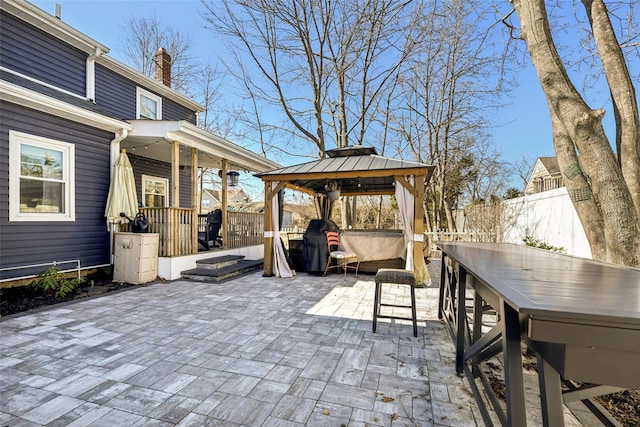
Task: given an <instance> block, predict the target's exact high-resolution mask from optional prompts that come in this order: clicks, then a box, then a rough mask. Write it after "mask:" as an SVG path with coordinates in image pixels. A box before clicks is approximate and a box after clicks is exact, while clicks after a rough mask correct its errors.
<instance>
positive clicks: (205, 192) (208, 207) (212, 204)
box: [200, 188, 222, 214]
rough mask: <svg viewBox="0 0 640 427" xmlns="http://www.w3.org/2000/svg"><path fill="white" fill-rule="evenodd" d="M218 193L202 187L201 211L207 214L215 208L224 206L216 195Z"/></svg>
mask: <svg viewBox="0 0 640 427" xmlns="http://www.w3.org/2000/svg"><path fill="white" fill-rule="evenodd" d="M215 193H217V192H216V191H214V190H209V189H206V188H204V189H202V195H201V197H200V213H201V214H207V213H209V212H211V211H213V210H215V209H218V208H219V207H220V206H222V203H220V200H219V199H218V197H217V196H216V194H215Z"/></svg>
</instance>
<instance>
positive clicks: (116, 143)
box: [109, 128, 129, 178]
mask: <svg viewBox="0 0 640 427" xmlns="http://www.w3.org/2000/svg"><path fill="white" fill-rule="evenodd" d="M128 134H129V131H128V130H127V129H125V128H122V130H120V132H116V137H115V138H113V139H112V140H111V150H110V153H109V177H110V178H113V167H114V164H115V162H116V160H117V159H118V154H120V142H121V141H122V140H123V139H126V137H127V135H128Z"/></svg>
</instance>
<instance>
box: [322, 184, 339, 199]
mask: <svg viewBox="0 0 640 427" xmlns="http://www.w3.org/2000/svg"><path fill="white" fill-rule="evenodd" d="M324 189H325V190H326V192H327V198H328V199H329V200H338V199H339V198H340V182H339V181H329V182H327V183H326V184H325V186H324Z"/></svg>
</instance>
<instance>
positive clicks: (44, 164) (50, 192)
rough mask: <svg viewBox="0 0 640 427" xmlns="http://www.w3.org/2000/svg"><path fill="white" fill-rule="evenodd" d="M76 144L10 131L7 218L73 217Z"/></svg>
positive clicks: (72, 219) (47, 219) (20, 219)
mask: <svg viewBox="0 0 640 427" xmlns="http://www.w3.org/2000/svg"><path fill="white" fill-rule="evenodd" d="M74 162H75V146H74V145H73V144H69V143H66V142H61V141H56V140H53V139H49V138H43V137H40V136H35V135H29V134H25V133H21V132H15V131H9V164H10V165H11V166H10V175H9V176H10V178H9V220H10V221H74V220H75V199H74V193H75V191H74V189H75V172H74Z"/></svg>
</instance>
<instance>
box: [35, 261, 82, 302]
mask: <svg viewBox="0 0 640 427" xmlns="http://www.w3.org/2000/svg"><path fill="white" fill-rule="evenodd" d="M82 282H83V280H82V279H67V278H66V277H64V273H62V272H61V271H60V270H59V269H58V268H56V267H51V268H48V269H46V270H45V271H43V272H41V273H39V274H38V275H37V276H36V278H35V279H33V281H31V283H29V284H28V285H27V287H29V288H31V289H33V290H35V291H39V290H41V291H42V292H44V293H45V295H53V296H54V297H56V298H64V297H66V296H67V295H69V294H70V293H72V292H74V291H75V290H76V288H77V287H78V285H80V283H82Z"/></svg>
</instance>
